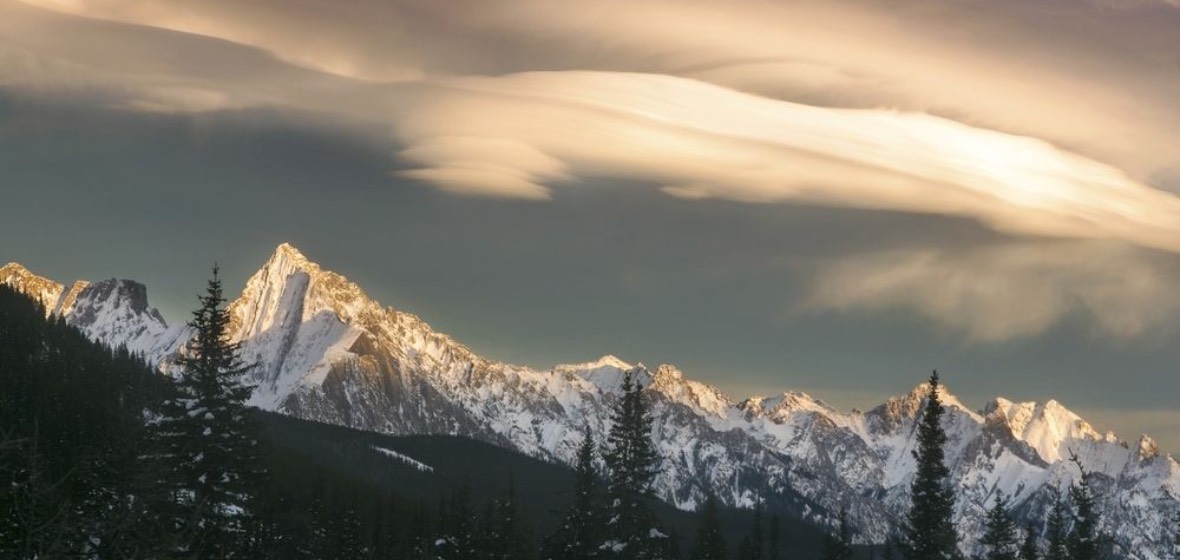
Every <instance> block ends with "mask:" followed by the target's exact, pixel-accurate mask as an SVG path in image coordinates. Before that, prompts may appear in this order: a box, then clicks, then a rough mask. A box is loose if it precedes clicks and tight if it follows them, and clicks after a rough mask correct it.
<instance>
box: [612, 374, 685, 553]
mask: <svg viewBox="0 0 1180 560" xmlns="http://www.w3.org/2000/svg"><path fill="white" fill-rule="evenodd" d="M611 420H612V421H613V423H612V425H611V430H610V434H609V436H608V437H607V448H606V453H605V454H604V459H605V460H606V465H607V470H608V474H609V479H608V480H609V482H608V486H607V499H608V503H607V506H606V522H605V523H606V524H605V531H604V539H605V540H604V541H603V542H602V543H601V544H600V545H599V550H601V551H602V552H603V553H604V557H606V558H619V559H625V560H661V559H664V558H671V557H672V543H671V539H669V537H668V535H667V533H666V532H665V531H664V529H663V528H662V527H661V526H660V523H659V520H658V519H657V518H656V516H655V514H654V513H653V512H652V509H651V505H650V501H651V500H652V499H653V495H652V490H651V484H652V481H653V480H654V479H655V476H656V474H658V472H659V455H658V454H657V453H656V450H655V444H654V443H652V439H651V437H652V436H651V429H652V416H651V410H650V407H649V403H648V401H647V396H646V395H645V394H644V393H643V387H642V386H640V384H639V383H637V382H636V381H635V378H634V375H633V374H632V372H627V373H626V374H625V375H624V377H623V385H622V395H621V396H620V398H619V403H618V405H616V406H615V409H614V411H613V413H612V415H611Z"/></svg>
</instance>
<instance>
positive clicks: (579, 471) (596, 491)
mask: <svg viewBox="0 0 1180 560" xmlns="http://www.w3.org/2000/svg"><path fill="white" fill-rule="evenodd" d="M596 454H597V451H596V446H595V445H594V438H593V437H592V436H591V435H590V429H589V428H587V429H586V433H585V435H584V436H582V443H581V444H580V445H579V446H578V463H577V466H576V467H575V468H574V472H575V475H576V476H575V480H574V501H573V504H571V505H570V509H569V510H568V511H566V512H565V517H564V518H563V519H562V521H561V525H559V526H558V528H557V531H556V532H554V533H553V534H552V535H550V536H549V537H548V538H547V539H545V546H544V553H543V555H544V557H545V558H546V559H547V560H592V559H594V558H598V557H599V556H600V554H599V550H598V547H599V545H600V544H602V539H601V537H602V530H603V527H602V523H603V519H602V505H601V503H600V502H601V488H600V483H599V476H598V469H597V468H596V467H595V466H594V459H595V456H596Z"/></svg>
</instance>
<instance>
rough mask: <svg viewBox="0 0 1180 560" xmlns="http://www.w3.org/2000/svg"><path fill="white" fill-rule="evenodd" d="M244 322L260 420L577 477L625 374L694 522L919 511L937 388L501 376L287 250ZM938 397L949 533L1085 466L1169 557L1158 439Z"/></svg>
mask: <svg viewBox="0 0 1180 560" xmlns="http://www.w3.org/2000/svg"><path fill="white" fill-rule="evenodd" d="M0 282H5V283H8V284H12V285H15V286H17V287H18V288H20V289H22V291H25V292H26V293H31V294H34V295H38V296H39V297H41V298H42V299H51V298H50V297H49V295H53V294H57V296H56V297H57V298H58V300H59V301H55V302H54V304H53V305H50V306H48V307H49V308H51V309H54V310H55V312H56V313H59V314H60V315H62V316H64V317H66V318H67V320H68V321H69V322H70V323H71V324H73V325H75V326H77V327H79V328H80V329H82V330H83V331H84V332H86V333H87V334H88V336H90V337H91V338H94V339H96V340H101V341H103V342H107V343H118V342H125V343H127V344H128V346H129V347H131V348H133V349H141V350H143V351H144V352H145V354H146V355H147V356H148V358H149V359H151V360H152V361H155V362H157V363H160V364H161V367H162V369H165V370H167V368H168V366H169V364H170V363H171V360H173V359H174V358H175V349H176V348H177V347H179V345H180V344H181V343H182V342H181V341H183V340H184V339H185V337H186V336H187V333H185V332H184V331H183V328H182V327H169V326H167V324H166V323H164V322H163V319H162V318H161V317H160V316H159V314H158V313H156V312H155V310H153V309H151V308H150V307H149V306H148V304H147V301H146V289H144V288H142V285H139V284H136V283H133V282H129V281H114V280H112V281H104V282H98V283H94V284H86V286H90V288H89V289H82V288H79V289H78V290H74V291H71V290H66V289H65V288H64V286H63V285H62V284H59V283H56V282H54V281H52V280H49V279H45V278H41V277H38V276H36V275H34V274H32V273H30V272H28V271H27V270H26V269H24V268H23V267H19V266H18V265H10V266H8V267H0ZM80 285H81V284H80ZM100 288H101V289H100ZM74 292H76V294H75V293H74ZM46 294H49V295H46ZM230 311H231V315H232V317H233V320H232V329H233V331H234V333H235V335H234V338H235V340H238V341H241V342H242V343H243V354H244V357H245V359H246V360H247V361H248V362H256V363H258V364H259V367H258V368H256V370H255V371H254V377H253V378H252V379H251V381H252V382H253V383H255V384H257V389H256V390H255V393H254V395H253V397H252V399H251V404H254V405H257V406H259V407H260V408H263V409H265V410H274V411H278V412H282V413H286V414H291V415H294V416H297V417H299V418H304V419H307V420H315V421H319V422H326V423H331V424H343V425H348V426H350V427H353V428H359V429H364V430H370V431H375V432H381V433H387V434H392V435H413V434H458V435H463V436H467V437H472V438H475V439H479V440H482V441H486V442H492V443H495V444H497V445H502V446H505V447H508V448H510V449H513V450H515V451H519V452H521V453H524V454H525V455H528V456H531V457H534V458H538V459H541V460H544V461H549V462H557V463H565V464H571V463H572V462H573V459H574V452H575V450H576V448H577V442H578V441H580V440H581V438H582V436H583V433H584V431H585V429H586V428H587V427H589V428H590V429H591V430H592V432H593V433H594V434H596V436H597V437H598V438H600V439H601V438H602V437H604V436H605V434H606V433H607V432H608V430H609V428H610V410H611V407H612V406H613V404H614V403H615V402H616V399H617V398H618V394H619V384H620V383H621V380H622V379H623V377H624V375H625V374H626V372H628V371H631V372H633V373H634V374H635V375H636V376H637V380H638V382H639V383H641V384H642V385H644V386H645V387H647V388H648V392H649V394H650V396H651V397H652V399H653V414H654V415H655V416H656V417H657V422H656V424H657V426H658V434H657V435H658V442H659V443H660V445H659V446H658V450H659V452H660V453H661V455H662V456H663V458H664V462H663V464H662V465H661V471H660V474H659V476H658V477H657V479H656V482H655V487H656V493H657V495H659V496H660V497H661V498H663V499H665V500H668V501H669V502H671V503H672V504H673V505H675V506H677V507H680V508H682V509H695V508H696V507H698V506H699V505H700V504H701V503H702V501H703V499H704V496H705V491H706V489H712V490H713V491H715V493H716V495H717V497H718V498H719V499H720V500H721V501H722V503H723V504H725V505H728V506H731V507H743V508H749V507H753V506H754V505H755V504H760V503H761V504H764V505H768V506H771V507H783V508H797V511H799V513H800V514H801V515H802V516H803V517H804V518H806V519H809V520H812V521H817V522H820V523H826V524H832V523H834V518H833V517H832V512H834V511H838V510H839V509H841V508H842V507H844V508H847V510H848V514H849V520H850V521H851V522H852V524H853V525H854V526H855V527H856V529H857V538H858V539H859V540H861V541H863V542H868V541H876V542H881V541H883V540H884V539H885V537H886V536H887V535H889V534H890V532H891V531H892V530H893V529H894V526H895V522H896V519H898V518H899V517H898V516H900V515H903V513H904V511H905V510H906V507H907V505H908V503H909V495H908V492H909V490H908V489H909V483H910V481H911V480H912V476H913V473H914V469H915V464H914V461H913V459H912V457H911V455H910V450H911V449H913V447H914V445H915V442H914V439H913V434H914V426H915V422H916V420H917V418H918V412H919V410H920V408H921V405H922V401H923V399H924V398H925V396H926V394H925V392H924V391H925V388H924V387H923V386H919V387H918V388H916V389H915V390H913V391H911V392H910V393H908V394H905V395H900V396H898V397H894V398H891V399H889V400H887V401H886V402H884V403H882V404H881V405H879V406H877V407H874V408H873V409H871V410H869V411H867V412H860V411H853V412H840V411H837V410H835V409H833V408H832V407H830V406H828V405H827V404H825V403H823V402H822V401H820V400H818V399H815V398H813V397H811V396H809V395H806V394H804V393H796V392H788V393H784V394H782V395H779V396H773V397H751V398H748V399H744V400H740V401H734V400H731V399H730V398H729V397H727V396H726V395H724V394H723V393H722V392H721V391H720V390H718V389H716V388H715V387H711V386H709V385H706V384H704V383H700V382H697V381H694V380H691V379H689V378H688V377H687V376H685V375H684V374H683V373H682V372H680V371H679V370H678V369H676V368H675V367H674V366H670V365H661V366H659V367H657V368H654V369H648V368H646V367H644V366H643V365H641V364H638V365H632V364H629V363H626V362H624V361H622V360H619V359H618V358H615V357H613V356H604V357H603V358H601V359H599V360H597V361H594V362H590V363H584V364H571V365H558V366H554V367H553V368H551V369H549V370H537V369H533V368H528V367H523V366H516V365H512V364H507V363H502V362H496V361H494V360H489V359H486V358H483V357H481V356H479V355H477V354H475V353H474V352H472V351H471V349H469V348H467V347H466V346H463V345H462V344H460V343H458V342H457V341H455V340H453V339H451V338H450V337H449V336H447V335H445V334H443V333H439V332H437V331H434V330H433V329H432V328H431V327H430V326H429V325H428V324H427V323H425V322H424V321H422V320H421V319H420V318H418V317H416V316H414V315H411V314H408V313H403V312H400V311H397V310H396V309H392V308H387V307H383V306H382V305H381V304H380V303H378V302H376V301H374V300H372V299H370V298H369V297H368V296H367V295H366V294H365V293H364V291H363V290H362V289H361V288H360V287H359V286H357V285H356V284H354V283H352V282H349V281H348V279H347V278H345V277H343V276H341V275H338V274H336V273H334V272H331V271H328V270H324V269H322V268H320V267H319V266H318V265H316V264H315V263H312V262H310V261H308V260H307V259H306V258H305V257H304V256H303V255H302V254H301V253H299V251H298V250H297V249H295V248H294V247H291V246H289V245H285V244H284V245H282V246H280V247H279V248H278V249H277V250H276V251H275V254H274V255H273V256H272V257H271V258H270V260H269V261H268V262H267V263H266V264H265V265H264V266H263V268H262V269H260V270H259V271H258V272H257V273H256V274H255V275H254V276H252V277H251V278H250V280H249V281H248V282H247V285H246V287H245V289H244V290H243V291H242V294H241V296H240V297H239V298H238V299H237V300H235V301H234V302H233V303H232V304H231V305H230ZM116 326H117V327H119V328H114V327H116ZM132 327H134V328H132ZM923 385H924V384H923ZM943 397H944V398H945V400H946V404H947V408H948V412H947V416H946V417H945V418H944V421H945V428H946V429H947V432H948V447H947V459H948V461H949V463H950V465H949V466H950V467H951V471H952V477H953V479H954V484H955V486H956V488H957V489H958V498H959V499H958V500H957V502H956V505H957V508H956V511H955V519H956V522H957V523H958V524H959V525H960V526H961V527H962V528H963V531H964V534H965V540H967V541H968V542H971V543H974V542H975V541H977V540H978V538H979V537H980V536H981V535H982V526H983V520H984V517H985V514H986V511H987V509H988V507H989V506H990V502H991V499H992V493H993V492H994V490H996V489H999V490H1003V491H1004V493H1005V494H1006V495H1009V496H1011V497H1012V499H1013V503H1014V504H1018V510H1019V512H1020V513H1021V516H1022V518H1021V520H1020V521H1021V522H1022V523H1023V522H1026V521H1037V522H1039V521H1040V520H1041V519H1043V518H1044V514H1045V512H1046V511H1047V508H1048V507H1049V506H1050V505H1051V503H1052V501H1053V495H1054V494H1053V491H1054V490H1055V489H1057V488H1065V487H1068V486H1069V484H1071V483H1072V482H1073V481H1074V479H1075V478H1076V476H1077V469H1076V467H1075V466H1074V465H1073V464H1072V463H1070V461H1068V460H1067V457H1068V456H1069V454H1070V452H1071V451H1073V452H1076V453H1077V454H1078V455H1079V457H1080V459H1081V460H1082V462H1083V464H1084V466H1085V467H1086V468H1087V470H1089V471H1091V472H1093V473H1097V474H1099V475H1100V477H1101V479H1102V480H1103V481H1104V482H1103V484H1102V486H1103V490H1109V491H1108V492H1104V493H1103V496H1104V498H1103V501H1104V503H1103V506H1104V511H1105V512H1106V516H1105V523H1104V524H1105V526H1106V527H1107V528H1108V529H1110V531H1111V533H1112V534H1113V535H1115V537H1116V540H1117V541H1118V542H1119V545H1120V547H1121V549H1122V550H1126V551H1130V553H1129V555H1128V556H1129V557H1131V558H1136V559H1142V560H1154V559H1156V558H1161V557H1164V555H1165V554H1170V552H1169V551H1170V550H1171V547H1172V541H1171V538H1170V536H1168V535H1170V528H1171V527H1172V526H1173V522H1172V519H1173V516H1174V515H1175V514H1176V513H1177V512H1178V511H1180V502H1178V501H1177V500H1176V498H1175V496H1180V464H1178V463H1177V462H1176V461H1174V460H1173V459H1172V458H1171V457H1169V456H1168V455H1167V454H1166V453H1162V452H1160V450H1159V449H1158V446H1157V445H1156V444H1155V442H1154V441H1152V440H1151V439H1150V438H1147V437H1143V438H1140V439H1139V440H1138V441H1137V442H1136V441H1131V442H1124V441H1120V440H1119V439H1118V438H1116V437H1115V436H1114V435H1113V434H1109V433H1102V432H1099V431H1098V430H1096V429H1094V427H1092V426H1091V425H1090V424H1088V423H1087V422H1085V421H1084V420H1083V419H1082V418H1081V417H1079V416H1078V415H1077V414H1075V413H1073V412H1071V411H1069V410H1068V409H1066V408H1065V407H1063V406H1062V405H1061V404H1059V403H1057V402H1055V401H1048V402H1043V403H1036V402H1014V401H1009V400H1007V399H1002V398H997V399H994V400H993V401H992V402H990V403H987V404H986V405H985V406H984V407H983V409H982V410H980V411H976V410H972V409H971V408H968V407H966V406H965V405H963V404H962V403H960V402H959V401H958V400H957V399H955V398H954V396H953V395H951V394H950V393H946V394H944V395H943ZM375 449H376V450H377V451H379V452H381V453H384V454H386V455H388V456H390V457H393V458H395V459H397V460H399V461H403V462H406V463H407V464H410V465H413V466H415V467H416V468H420V469H421V467H426V468H429V467H428V466H426V465H422V464H421V463H420V462H418V461H416V460H414V459H412V458H409V457H405V456H404V455H401V454H399V453H396V452H394V451H390V450H387V449H381V448H375ZM419 465H421V467H419ZM424 472H430V471H424ZM795 495H798V496H800V498H799V500H796V501H789V500H791V499H792V496H795ZM767 500H782V502H781V503H778V504H773V503H767ZM813 506H818V507H813Z"/></svg>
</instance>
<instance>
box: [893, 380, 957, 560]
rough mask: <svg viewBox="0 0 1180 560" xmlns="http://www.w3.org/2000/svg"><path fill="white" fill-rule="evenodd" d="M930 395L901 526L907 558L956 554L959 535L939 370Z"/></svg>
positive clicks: (929, 559) (937, 559)
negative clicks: (950, 478) (945, 447)
mask: <svg viewBox="0 0 1180 560" xmlns="http://www.w3.org/2000/svg"><path fill="white" fill-rule="evenodd" d="M929 389H930V390H929V395H927V397H926V406H925V407H924V408H923V411H922V416H921V418H920V419H919V420H918V422H919V424H918V449H917V450H916V451H914V458H915V459H917V462H918V464H917V470H916V473H915V475H914V481H913V484H912V485H911V486H910V496H911V500H912V501H911V505H910V511H909V515H908V516H907V518H906V524H905V527H904V535H905V543H904V545H905V546H904V549H903V553H904V554H903V555H904V557H905V558H906V560H947V559H952V558H959V557H960V554H959V548H958V543H959V535H958V532H957V531H956V529H955V526H954V524H953V522H952V518H953V514H954V507H955V494H954V490H953V489H952V488H951V487H950V484H949V481H948V478H949V477H950V470H949V469H948V468H947V466H946V460H945V451H944V449H943V446H944V445H945V444H946V432H944V431H943V428H942V416H943V414H944V412H945V409H944V408H943V406H942V400H941V398H940V396H939V394H938V390H939V384H938V371H934V372H933V373H931V374H930V381H929Z"/></svg>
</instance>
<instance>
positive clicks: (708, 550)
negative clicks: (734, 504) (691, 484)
mask: <svg viewBox="0 0 1180 560" xmlns="http://www.w3.org/2000/svg"><path fill="white" fill-rule="evenodd" d="M692 557H693V560H725V537H724V536H723V535H722V534H721V520H720V519H719V518H718V514H717V498H716V497H714V496H713V495H712V494H709V497H708V498H706V499H705V506H704V507H703V508H701V525H700V527H699V528H698V529H697V542H696V547H695V548H694V549H693V554H692Z"/></svg>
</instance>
